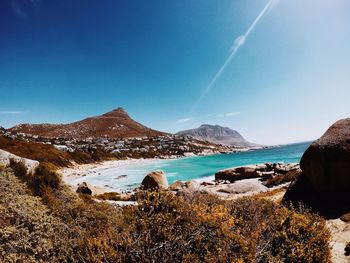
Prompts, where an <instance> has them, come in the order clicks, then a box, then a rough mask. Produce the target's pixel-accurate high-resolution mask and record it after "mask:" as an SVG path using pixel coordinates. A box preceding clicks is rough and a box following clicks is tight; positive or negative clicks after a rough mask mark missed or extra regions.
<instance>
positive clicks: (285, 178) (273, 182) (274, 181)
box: [265, 170, 300, 187]
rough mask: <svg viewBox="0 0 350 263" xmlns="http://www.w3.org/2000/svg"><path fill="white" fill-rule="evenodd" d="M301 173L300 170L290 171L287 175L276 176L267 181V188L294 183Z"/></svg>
mask: <svg viewBox="0 0 350 263" xmlns="http://www.w3.org/2000/svg"><path fill="white" fill-rule="evenodd" d="M299 175H300V172H299V171H298V170H292V171H289V172H288V173H286V174H281V175H276V176H275V177H273V178H270V179H268V180H267V181H266V183H265V186H267V187H273V186H277V185H280V184H284V183H289V182H294V181H296V180H297V179H298V177H299Z"/></svg>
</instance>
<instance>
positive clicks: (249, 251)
mask: <svg viewBox="0 0 350 263" xmlns="http://www.w3.org/2000/svg"><path fill="white" fill-rule="evenodd" d="M0 173H1V171H0ZM9 176H10V177H11V175H9ZM36 176H37V177H36V179H35V180H31V181H28V184H30V183H33V182H36V183H38V184H39V185H42V186H41V187H39V189H40V191H38V192H37V194H38V195H40V198H39V197H33V196H32V194H31V192H30V191H28V188H26V187H25V185H24V184H23V183H19V182H18V179H16V178H15V177H14V176H12V177H11V178H12V179H11V180H10V181H9V180H8V182H7V181H6V180H7V179H6V180H5V179H4V178H6V177H5V176H3V175H1V176H0V197H1V198H0V229H1V230H0V260H1V261H4V262H6V261H10V259H19V260H20V261H24V262H35V261H44V262H45V261H49V262H57V261H60V262H329V261H330V260H329V259H330V249H329V233H328V231H327V229H326V227H325V222H324V220H323V219H321V218H319V217H318V216H316V215H313V214H311V213H309V212H308V211H306V210H304V209H294V208H287V207H283V206H281V205H276V204H275V203H273V202H270V201H267V200H262V199H256V198H244V199H239V200H235V201H223V200H220V199H218V198H217V197H215V196H211V195H208V194H194V195H188V196H185V197H177V196H174V195H173V194H171V193H163V192H158V193H148V192H140V193H139V194H138V200H137V201H138V203H139V205H138V206H133V207H125V208H123V209H121V208H116V207H113V206H111V205H109V204H107V203H103V202H102V203H96V202H95V201H93V199H91V197H85V196H79V195H77V194H75V193H73V192H72V191H71V190H70V189H69V188H68V187H66V186H64V185H63V186H62V185H60V186H59V187H56V186H58V184H56V183H57V182H56V181H54V182H52V181H51V177H54V176H52V173H51V172H50V171H47V170H46V169H45V168H42V167H41V168H40V169H39V172H38V174H37V175H36ZM48 178H50V179H49V180H48ZM15 179H16V180H17V181H16V180H15ZM9 185H12V186H9ZM19 185H20V187H19ZM3 196H6V198H8V199H6V198H3ZM9 199H11V200H9ZM26 200H32V201H30V202H27V201H26ZM31 227H33V228H31ZM3 229H5V230H6V231H5V230H3ZM4 231H5V232H4ZM7 233H10V238H9V237H8V235H7ZM32 234H33V235H34V236H32ZM21 236H23V237H22V238H21ZM23 247H26V249H25V250H23V249H22V250H21V249H20V248H23ZM39 249H42V250H39ZM26 257H27V258H26Z"/></svg>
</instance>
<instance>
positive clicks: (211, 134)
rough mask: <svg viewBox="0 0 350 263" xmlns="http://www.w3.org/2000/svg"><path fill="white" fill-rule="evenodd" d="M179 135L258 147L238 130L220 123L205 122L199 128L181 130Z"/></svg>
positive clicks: (213, 141) (228, 144) (229, 144)
mask: <svg viewBox="0 0 350 263" xmlns="http://www.w3.org/2000/svg"><path fill="white" fill-rule="evenodd" d="M177 134H178V135H187V136H192V137H194V138H196V139H198V140H203V141H208V142H211V143H215V144H222V145H226V146H233V147H257V146H259V145H258V144H255V143H251V142H248V141H246V140H245V139H244V137H243V136H242V135H241V134H239V133H238V132H237V131H235V130H232V129H230V128H227V127H222V126H219V125H209V124H203V125H201V126H200V127H199V128H196V129H191V130H185V131H180V132H178V133H177Z"/></svg>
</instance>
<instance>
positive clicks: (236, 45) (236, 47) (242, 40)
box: [190, 0, 276, 113]
mask: <svg viewBox="0 0 350 263" xmlns="http://www.w3.org/2000/svg"><path fill="white" fill-rule="evenodd" d="M275 1H276V0H270V1H269V2H268V3H267V4H266V6H265V7H264V8H263V10H262V11H261V12H260V14H259V15H258V16H257V18H255V20H254V22H253V23H252V24H251V26H250V27H249V28H248V30H247V32H246V33H245V34H244V35H241V36H239V37H237V38H236V40H235V42H234V44H233V46H232V47H231V54H230V55H229V57H228V58H227V59H226V61H225V63H224V64H223V65H222V66H221V68H220V69H219V71H218V72H217V73H216V74H215V76H214V78H213V79H212V80H211V81H210V83H209V85H208V87H207V88H206V89H205V90H204V91H203V93H202V94H201V96H200V97H199V99H198V100H197V102H196V103H195V104H194V105H193V107H192V109H191V111H190V113H193V111H194V110H195V109H196V108H197V106H198V104H199V103H200V102H201V101H202V99H203V98H204V97H205V96H206V95H207V93H208V92H209V91H210V90H211V89H212V88H213V86H214V84H215V83H216V81H217V80H218V79H219V77H220V76H221V74H222V73H223V71H224V70H225V68H226V67H227V65H228V64H229V63H230V62H231V60H232V59H233V57H234V56H235V55H236V53H237V52H238V50H239V49H240V47H241V46H243V45H244V43H245V41H246V39H247V38H248V36H249V35H250V33H251V32H252V31H253V29H254V28H255V26H256V25H257V24H258V23H259V21H260V19H261V18H262V17H263V16H264V15H265V13H266V12H267V10H268V9H269V8H270V7H271V5H272V4H273V3H274V2H275Z"/></svg>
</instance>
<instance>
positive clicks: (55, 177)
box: [28, 164, 62, 194]
mask: <svg viewBox="0 0 350 263" xmlns="http://www.w3.org/2000/svg"><path fill="white" fill-rule="evenodd" d="M28 183H29V185H30V187H31V188H32V189H33V190H34V192H35V193H36V194H39V193H41V192H42V191H43V189H45V188H51V189H53V190H57V189H59V187H60V186H61V184H62V179H61V175H60V174H58V173H56V172H55V171H53V170H51V168H50V166H49V165H46V164H39V166H38V167H37V168H36V169H35V171H34V173H33V174H32V175H31V176H30V177H29V178H28Z"/></svg>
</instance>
